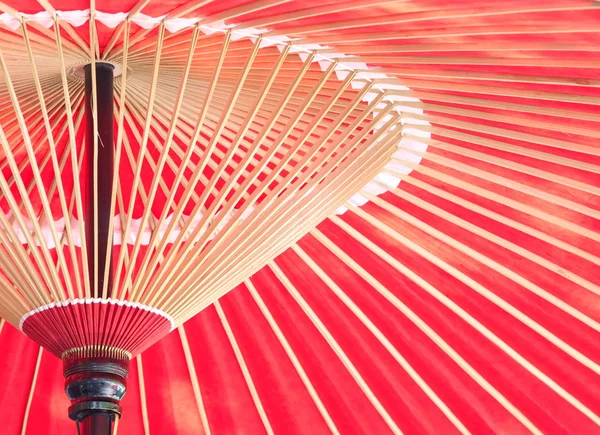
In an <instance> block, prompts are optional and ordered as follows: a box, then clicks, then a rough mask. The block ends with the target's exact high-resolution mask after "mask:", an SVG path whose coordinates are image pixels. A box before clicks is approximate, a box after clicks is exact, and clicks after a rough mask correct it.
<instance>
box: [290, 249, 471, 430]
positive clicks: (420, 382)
mask: <svg viewBox="0 0 600 435" xmlns="http://www.w3.org/2000/svg"><path fill="white" fill-rule="evenodd" d="M291 249H292V250H293V251H294V252H295V253H296V254H297V255H298V256H299V257H300V259H301V260H302V261H304V263H305V264H306V265H307V266H308V267H309V268H310V269H311V270H312V271H313V272H314V273H315V274H316V275H317V276H318V277H319V279H321V281H323V282H324V283H325V284H326V285H327V287H329V289H330V290H331V291H332V292H333V293H334V294H335V295H336V296H337V297H338V298H340V300H341V301H342V302H343V303H344V304H345V305H346V306H347V307H348V308H349V309H350V310H351V311H352V312H353V314H354V315H355V316H356V317H357V318H358V319H359V320H360V321H361V322H362V324H363V325H365V327H366V328H367V329H369V331H370V332H371V333H372V334H373V335H374V336H375V337H376V338H377V340H378V341H379V342H380V343H381V344H382V345H383V346H384V347H385V348H386V350H387V351H388V352H389V353H390V354H391V355H392V356H393V358H394V359H395V360H396V361H397V362H398V364H400V366H401V367H402V368H403V369H404V370H405V371H406V372H407V373H408V375H409V376H410V377H411V379H412V380H413V381H414V382H415V383H416V384H417V385H418V386H419V388H420V389H421V390H422V391H423V393H424V394H426V395H427V397H428V398H429V399H430V400H431V401H432V402H433V403H434V404H435V405H436V406H437V407H438V408H439V409H440V411H441V412H442V413H443V414H444V415H445V416H446V417H447V418H448V420H450V421H451V422H452V424H453V425H454V426H455V427H456V429H457V430H458V431H459V432H460V433H462V434H468V433H470V432H469V430H468V429H467V428H466V427H465V425H464V424H463V423H462V422H461V421H460V419H459V418H458V417H456V415H455V414H454V413H453V412H452V411H451V409H450V408H449V407H448V405H447V404H446V403H445V402H444V401H443V400H441V398H440V397H439V396H438V395H437V394H436V393H435V391H433V389H432V388H431V387H430V386H429V385H428V384H427V382H426V381H425V380H424V379H423V378H421V376H420V375H419V374H418V372H417V371H416V370H415V369H414V368H413V367H412V366H411V365H410V363H409V362H408V361H407V360H406V359H405V358H404V357H403V356H402V355H401V354H400V352H399V351H398V349H396V348H395V347H394V345H393V344H392V343H391V342H390V341H389V340H388V339H387V338H386V337H385V335H384V334H383V333H382V332H381V330H379V329H378V328H377V326H375V324H374V323H373V322H372V321H371V319H369V317H368V316H367V315H366V314H365V313H364V312H363V311H362V310H361V309H360V308H359V307H358V306H357V305H356V303H354V301H352V299H351V298H350V297H349V296H348V295H347V294H346V293H345V292H344V291H343V289H342V288H341V287H339V286H338V285H337V284H336V283H335V282H334V281H333V279H331V278H330V277H329V276H328V275H327V273H326V272H325V271H324V270H323V269H321V268H320V267H319V265H318V264H317V263H316V262H315V261H314V260H313V259H312V258H311V257H310V256H309V255H308V254H307V253H306V252H305V251H304V250H302V248H301V247H300V246H299V245H297V244H296V245H292V247H291Z"/></svg>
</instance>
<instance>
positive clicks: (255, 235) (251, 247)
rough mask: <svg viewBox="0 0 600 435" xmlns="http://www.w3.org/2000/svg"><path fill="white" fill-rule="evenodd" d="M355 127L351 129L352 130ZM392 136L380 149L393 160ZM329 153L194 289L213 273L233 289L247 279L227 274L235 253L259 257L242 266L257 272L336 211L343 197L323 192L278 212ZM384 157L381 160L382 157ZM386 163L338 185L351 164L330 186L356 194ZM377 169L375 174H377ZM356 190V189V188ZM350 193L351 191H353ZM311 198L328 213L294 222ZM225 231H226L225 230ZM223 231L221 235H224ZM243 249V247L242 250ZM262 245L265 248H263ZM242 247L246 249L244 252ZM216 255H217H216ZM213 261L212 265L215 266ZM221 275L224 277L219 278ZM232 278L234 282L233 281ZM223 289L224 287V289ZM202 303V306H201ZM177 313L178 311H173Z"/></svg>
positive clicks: (242, 233)
mask: <svg viewBox="0 0 600 435" xmlns="http://www.w3.org/2000/svg"><path fill="white" fill-rule="evenodd" d="M372 104H373V105H374V106H375V105H376V104H377V101H375V102H373V103H372ZM387 110H388V111H389V110H391V108H390V107H388V109H387ZM386 113H387V112H386V111H383V112H381V113H380V114H379V115H378V116H379V117H381V118H383V117H384V116H385V115H386ZM396 121H397V120H395V119H391V120H390V121H389V123H390V124H392V123H395V122H396ZM350 130H351V129H350ZM384 131H386V132H387V129H386V128H383V129H381V130H380V132H378V133H377V134H375V135H372V136H371V137H370V140H368V141H366V142H364V143H362V144H361V147H362V150H363V151H364V150H365V149H367V148H368V147H369V146H370V145H371V144H372V143H374V142H375V141H376V140H377V139H378V136H379V135H381V133H382V132H384ZM368 133H369V130H368V129H363V132H362V135H363V136H362V137H360V136H359V137H357V138H356V139H355V141H354V142H356V143H359V142H361V141H362V139H363V138H364V136H366V135H367V134H368ZM387 135H388V136H392V140H391V141H388V143H387V144H385V146H382V147H381V148H380V150H379V151H378V152H380V153H381V151H383V152H384V154H383V158H384V159H385V160H388V159H389V154H388V152H389V151H388V150H389V146H390V145H391V144H394V143H395V141H396V140H397V138H396V137H397V136H398V135H399V133H394V132H387ZM354 146H355V144H350V146H349V147H348V149H347V151H346V152H345V153H343V154H340V155H339V156H338V157H337V159H336V160H337V162H339V161H341V160H342V159H343V158H345V157H346V155H347V154H348V153H350V152H351V151H352V150H353V149H354ZM358 155H359V153H354V156H358ZM327 157H328V156H327V155H325V156H323V157H321V159H320V160H319V161H317V162H316V164H315V165H314V166H313V168H312V170H311V171H309V172H307V173H306V174H305V175H304V177H303V178H304V180H302V179H300V180H299V181H298V183H297V184H296V189H292V190H289V191H288V192H287V194H286V195H284V196H283V197H282V198H278V200H277V202H276V203H275V205H270V210H273V212H272V215H275V216H274V217H272V218H271V219H267V220H262V221H261V220H260V219H258V218H257V217H255V218H254V219H253V220H252V223H251V224H250V225H249V227H248V228H245V229H244V231H239V232H238V233H237V234H235V239H238V240H240V241H236V240H235V239H234V240H231V239H228V243H229V246H233V247H235V248H234V249H233V251H232V250H231V249H229V250H228V252H226V254H227V256H225V257H224V258H223V255H224V254H223V253H220V254H219V255H218V256H217V258H213V263H208V264H207V265H206V266H205V269H206V270H207V271H210V273H208V274H207V275H206V276H205V277H204V282H201V281H200V280H196V282H195V283H191V284H190V287H191V288H196V287H200V288H205V287H207V286H215V283H214V280H215V278H213V282H212V283H210V284H208V283H207V282H206V280H207V279H208V278H209V277H210V276H217V278H216V280H217V281H218V280H219V279H220V280H221V281H224V280H225V281H226V283H223V284H222V286H220V287H218V288H221V289H230V288H232V287H233V286H235V285H237V284H238V283H239V281H238V280H240V281H243V279H244V278H237V277H235V276H232V274H231V273H228V274H224V272H223V270H222V269H223V268H226V269H227V268H231V267H238V266H237V264H235V263H231V262H230V261H229V260H228V259H229V257H230V256H231V255H233V254H237V255H241V256H245V255H246V254H245V253H246V252H253V254H254V256H253V258H256V259H257V261H256V262H253V263H251V264H250V265H247V266H246V267H244V266H242V268H243V269H244V270H245V269H247V268H250V269H252V270H254V271H256V270H257V267H256V266H257V265H258V267H262V265H263V263H262V262H261V260H260V259H261V258H273V257H274V255H277V253H281V252H282V251H283V249H285V248H286V247H287V246H288V243H292V242H294V241H296V240H297V239H298V238H299V237H301V236H302V235H303V230H302V229H303V228H304V227H306V228H307V229H306V230H309V229H310V226H311V225H315V224H316V223H318V222H319V221H320V219H323V218H324V217H325V216H326V214H328V213H330V212H331V211H333V208H332V207H335V205H336V204H338V203H339V202H338V201H339V199H336V198H330V197H329V196H330V195H322V196H319V195H317V196H314V197H312V196H311V197H303V199H302V200H301V201H300V202H299V203H297V204H295V205H294V206H293V207H291V208H289V209H286V210H285V211H279V213H276V212H277V211H278V210H279V209H280V208H281V206H282V205H284V204H285V203H286V198H288V197H289V196H290V195H293V194H294V192H295V191H296V190H297V188H298V186H302V185H303V183H304V182H306V181H307V180H309V179H310V178H311V177H312V175H313V173H314V171H315V170H317V169H318V167H319V166H320V165H321V164H322V163H323V162H325V161H326V160H327ZM306 158H308V159H310V158H311V156H310V155H309V156H306ZM380 160H381V159H380ZM331 163H332V164H331V165H330V168H329V169H328V170H327V171H326V172H324V173H323V174H321V175H320V177H317V178H313V179H312V180H310V184H309V185H308V186H307V189H312V188H313V187H316V186H317V184H318V183H320V181H321V180H322V179H323V178H324V177H325V176H327V174H328V173H329V172H331V171H333V170H335V169H336V168H337V164H336V162H331ZM380 165H381V166H382V165H383V163H381V162H376V165H375V166H374V167H375V169H374V170H370V171H367V170H362V172H359V173H361V174H362V177H354V179H353V180H352V182H351V183H347V182H346V183H340V184H336V183H339V181H340V180H345V178H344V175H345V172H347V170H348V171H349V168H352V170H354V171H359V169H357V168H356V167H354V166H352V165H351V164H350V165H346V166H345V167H344V169H342V170H340V171H338V172H336V175H337V176H334V177H333V178H332V179H331V180H330V182H329V186H330V189H331V192H335V191H338V190H339V191H340V193H338V196H339V195H340V194H341V195H342V196H343V197H346V198H347V197H348V196H350V195H351V194H352V193H354V192H355V191H356V189H358V188H359V187H360V186H361V185H364V184H366V183H367V181H368V180H369V179H370V177H373V176H374V175H375V173H376V172H377V171H379V169H380V167H381V166H380ZM298 166H299V169H297V170H301V168H302V166H303V164H301V165H298ZM373 172H375V173H373ZM284 187H285V186H283V187H281V189H283V188H284ZM353 189H354V190H353ZM349 192H350V193H349ZM274 196H277V193H275V194H274ZM311 198H313V202H314V201H317V199H318V202H320V203H322V204H325V209H326V214H322V213H317V209H316V208H314V207H313V208H312V210H313V211H314V213H313V214H312V215H311V219H304V220H301V221H300V222H299V221H294V219H291V220H289V219H290V218H289V216H296V217H297V216H299V215H298V213H299V211H300V210H302V209H303V208H304V207H308V203H309V202H310V201H311ZM285 218H287V219H288V220H289V221H288V222H287V224H288V225H291V226H292V227H293V228H298V230H297V231H293V232H290V231H289V229H287V226H283V225H281V224H282V223H283V222H281V221H282V220H283V221H284V222H286V221H285V220H284V219H285ZM267 224H268V225H269V227H268V228H266V229H265V228H264V225H267ZM221 233H223V232H221ZM221 233H220V234H221ZM281 234H285V237H284V239H282V240H280V241H278V243H273V240H275V239H277V238H278V237H279V238H280V237H281ZM242 248H243V249H242ZM261 248H262V249H261ZM240 249H242V250H241V251H240ZM271 251H274V252H276V254H268V252H271ZM213 257H214V254H213ZM211 264H212V266H211ZM246 273H249V274H251V273H254V272H244V273H243V274H241V276H243V275H244V274H246ZM218 277H221V278H218ZM230 281H231V282H230ZM221 291H223V290H221ZM191 296H192V295H186V297H185V298H184V299H183V300H180V301H179V304H178V305H179V306H180V307H181V306H184V304H186V303H189V302H190V301H188V299H190V298H191ZM206 297H214V295H212V296H211V295H210V293H209V292H205V293H203V294H202V295H200V302H199V303H200V304H202V299H206ZM201 306H202V305H201ZM173 312H175V311H173Z"/></svg>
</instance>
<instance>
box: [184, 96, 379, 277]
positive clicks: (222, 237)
mask: <svg viewBox="0 0 600 435" xmlns="http://www.w3.org/2000/svg"><path fill="white" fill-rule="evenodd" d="M367 90H368V89H367V88H365V90H364V92H366V91H367ZM359 101H360V94H359V95H358V96H357V97H356V98H355V101H354V103H353V104H352V105H350V106H349V108H348V109H347V113H346V114H345V115H342V116H341V118H340V119H339V121H338V126H339V125H340V124H341V123H342V122H343V120H344V119H345V117H346V116H347V114H349V113H350V112H351V111H352V110H354V107H356V106H357V105H358V103H359ZM372 104H373V103H372ZM374 105H376V103H375V104H374ZM360 122H362V120H359V121H358V122H357V123H356V125H358V124H359V123H360ZM338 126H335V127H334V128H332V129H331V130H330V132H329V133H328V134H327V135H325V136H324V137H323V138H322V139H321V143H325V142H326V141H327V140H329V137H330V136H331V135H332V134H333V132H334V131H335V130H336V129H337V128H338ZM349 130H353V128H351V129H349ZM340 140H342V139H341V138H340ZM315 150H318V147H315ZM265 161H266V159H265ZM282 163H285V162H282ZM282 163H280V164H279V165H278V166H279V168H280V169H278V170H276V171H273V172H272V173H271V176H270V177H273V175H274V174H276V173H277V172H278V171H279V170H281V169H283V165H282ZM303 165H304V164H299V165H297V168H295V171H296V172H295V173H296V174H299V173H300V172H299V171H300V170H301V169H302V167H303ZM315 169H316V168H315ZM255 173H256V174H255V175H254V177H256V176H257V175H258V171H256V168H255ZM309 174H310V173H309ZM295 176H296V175H293V176H288V177H287V178H288V180H291V179H292V178H293V177H295ZM254 177H252V178H254ZM252 178H249V179H248V180H247V182H250V181H251V180H252ZM305 179H306V176H305ZM270 181H271V179H269V178H268V179H267V180H265V182H263V183H262V184H263V188H262V189H261V190H258V191H255V192H254V193H253V195H252V196H253V198H254V199H253V200H252V201H246V202H245V203H244V206H243V207H242V208H241V209H240V210H238V214H242V213H244V211H245V210H246V209H248V208H249V207H250V206H251V205H252V203H254V201H255V200H256V199H258V196H259V195H260V194H261V193H262V191H264V189H265V188H266V187H267V186H268V183H270ZM288 183H289V181H288ZM286 184H287V183H286ZM297 185H300V182H298V183H297ZM283 188H285V185H283V184H281V185H279V186H278V189H277V190H279V191H281V190H282V189H283ZM277 194H278V193H277V191H274V192H272V193H271V195H272V197H275V195H277ZM234 201H236V199H235V196H234V198H232V200H231V201H230V203H231V204H233V203H234ZM280 203H281V202H280ZM233 223H234V220H233V219H232V220H231V221H230V222H229V223H228V224H227V226H226V227H225V228H224V229H223V230H222V231H220V233H219V235H218V236H217V239H216V240H215V241H213V242H212V246H213V247H214V248H217V247H218V245H217V243H218V242H219V240H225V235H226V234H227V233H228V232H229V231H230V230H231V229H232V228H233V227H232V224H233ZM207 233H209V230H206V232H205V236H204V240H205V241H206V240H207V237H208V234H207ZM232 242H233V241H232V240H229V241H228V243H230V246H232V245H231V243H232ZM191 255H194V254H193V253H192V254H191ZM190 276H191V275H190ZM190 276H188V279H189V277H190Z"/></svg>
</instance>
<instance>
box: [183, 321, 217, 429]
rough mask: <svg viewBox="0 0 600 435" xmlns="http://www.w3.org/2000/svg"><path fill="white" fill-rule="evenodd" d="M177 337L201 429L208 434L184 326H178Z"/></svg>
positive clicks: (198, 384)
mask: <svg viewBox="0 0 600 435" xmlns="http://www.w3.org/2000/svg"><path fill="white" fill-rule="evenodd" d="M177 330H178V331H179V338H180V339H181V346H182V348H183V353H184V355H185V361H186V364H187V367H188V371H189V373H190V380H191V382H192V388H193V389H194V397H195V399H196V406H197V407H198V414H199V415H200V421H202V430H203V431H204V433H205V434H206V435H210V434H211V431H210V425H209V423H208V416H207V415H206V409H205V408H204V404H203V401H202V392H201V390H200V383H199V382H198V375H197V374H196V368H195V366H194V360H193V358H192V353H191V351H190V345H189V342H188V339H187V335H186V333H185V328H184V327H183V325H182V326H180V327H178V328H177Z"/></svg>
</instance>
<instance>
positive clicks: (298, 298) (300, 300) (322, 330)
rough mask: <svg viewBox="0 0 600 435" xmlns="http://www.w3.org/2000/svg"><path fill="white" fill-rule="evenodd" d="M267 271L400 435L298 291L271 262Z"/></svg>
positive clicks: (356, 370) (392, 421)
mask: <svg viewBox="0 0 600 435" xmlns="http://www.w3.org/2000/svg"><path fill="white" fill-rule="evenodd" d="M268 267H269V269H271V270H272V271H273V272H274V273H275V276H276V277H277V279H278V280H279V281H280V282H281V283H282V284H283V286H284V287H285V288H286V289H287V291H288V292H289V293H290V294H291V295H292V297H293V298H294V299H295V300H296V302H297V303H298V305H300V308H302V311H304V313H305V314H306V316H307V317H308V318H309V319H310V321H311V322H312V323H313V325H314V326H315V327H316V328H317V330H318V331H319V332H320V333H321V335H322V337H323V339H324V340H325V341H326V342H327V344H328V345H329V346H330V347H331V350H333V352H334V353H335V354H336V355H337V357H338V358H339V359H340V361H341V362H342V364H343V365H344V367H346V369H347V370H348V372H349V373H350V375H351V376H352V378H353V379H354V381H355V382H356V383H357V384H358V386H359V387H360V389H361V390H362V391H363V393H364V394H365V396H367V399H368V400H369V402H371V404H372V405H373V407H374V408H375V409H376V410H377V412H378V413H379V415H380V416H381V418H383V420H384V421H385V422H386V424H387V425H388V427H389V428H390V430H391V431H392V432H393V433H394V434H402V431H401V430H400V428H399V427H398V425H397V424H396V422H395V421H394V420H393V419H392V417H391V416H390V415H389V413H388V412H387V410H386V409H385V408H384V407H383V405H382V404H381V402H380V401H379V399H377V397H376V396H375V393H373V391H372V390H371V388H370V387H369V385H368V384H367V382H366V381H365V380H364V378H363V377H362V376H361V374H360V372H359V371H358V369H357V368H356V366H355V365H354V364H353V363H352V361H351V360H350V358H349V357H348V355H347V354H346V353H345V352H344V350H343V349H342V348H341V346H340V345H339V343H338V342H337V341H336V339H335V338H334V337H333V335H332V334H331V332H330V331H329V330H328V329H327V327H326V326H325V324H324V323H323V322H322V321H321V319H320V318H319V317H318V316H317V314H316V313H315V311H314V310H313V309H312V308H311V307H310V305H309V304H308V303H307V302H306V300H305V299H304V298H303V297H302V295H301V294H300V292H299V291H298V289H296V287H295V286H294V285H293V284H292V283H291V281H290V280H289V279H288V278H287V277H286V276H285V274H284V273H283V272H282V271H281V269H280V268H279V267H278V266H277V264H275V263H274V262H271V263H269V264H268Z"/></svg>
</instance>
